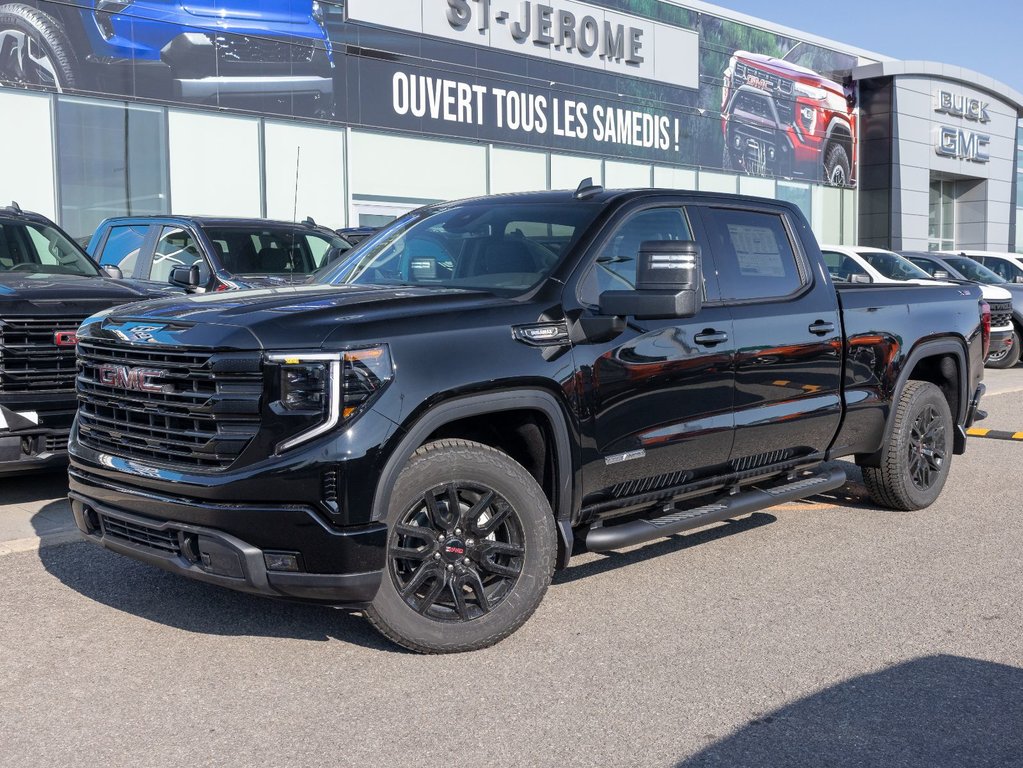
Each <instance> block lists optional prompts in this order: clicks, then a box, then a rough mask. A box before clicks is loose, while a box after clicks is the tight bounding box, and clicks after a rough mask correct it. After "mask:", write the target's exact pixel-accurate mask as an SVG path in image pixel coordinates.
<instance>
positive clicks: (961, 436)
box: [857, 338, 971, 466]
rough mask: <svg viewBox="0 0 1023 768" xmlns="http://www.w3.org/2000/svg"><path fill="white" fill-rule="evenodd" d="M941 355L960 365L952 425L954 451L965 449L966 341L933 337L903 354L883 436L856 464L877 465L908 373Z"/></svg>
mask: <svg viewBox="0 0 1023 768" xmlns="http://www.w3.org/2000/svg"><path fill="white" fill-rule="evenodd" d="M943 355H951V356H952V357H953V358H955V361H956V364H957V365H958V366H959V412H958V413H953V414H952V420H953V422H954V425H953V432H954V435H953V443H954V447H953V453H956V454H960V453H962V452H963V451H964V450H965V449H966V433H965V431H964V430H963V428H962V425H963V422H964V421H965V419H966V413H967V411H968V409H969V407H970V398H971V394H970V392H969V388H970V383H969V380H968V371H969V366H968V364H967V360H968V355H967V348H966V343H965V341H963V340H961V339H958V338H943V339H934V340H932V341H923V342H920V343H919V344H917V345H916V346H915V347H913V349H912V350H910V353H909V355H907V356H906V361H905V363H903V365H902V370H901V371H900V372H899V377H898V378H897V379H896V380H895V387H894V389H893V390H892V399H891V404H890V408H889V413H888V418H887V419H885V425H884V435H883V436H882V438H881V447H880V448H879V449H878V450H877V451H876V452H875V453H871V454H867V455H865V456H864V457H863V458H862V459H858V460H857V464H862V465H864V466H877V462H879V461H880V459H881V452H882V451H883V450H884V446H886V445H887V444H888V440H889V438H890V437H891V434H892V429H893V428H894V419H892V417H891V415H892V413H893V412H894V410H895V404H896V403H897V402H898V400H899V398H900V397H902V391H903V390H904V389H905V388H906V383H907V382H908V381H909V375H910V374H911V373H912V372H913V369H914V368H916V366H917V363H919V362H920V361H921V360H923V359H924V358H928V357H940V356H943Z"/></svg>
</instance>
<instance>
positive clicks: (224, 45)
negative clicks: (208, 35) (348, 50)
mask: <svg viewBox="0 0 1023 768" xmlns="http://www.w3.org/2000/svg"><path fill="white" fill-rule="evenodd" d="M309 43H310V41H309V40H302V41H301V42H299V41H291V40H280V39H275V40H272V39H269V38H266V37H251V36H249V35H216V36H215V37H214V38H213V45H214V47H215V48H216V49H217V57H218V59H219V60H220V61H226V62H237V63H244V64H252V63H259V64H296V63H297V64H308V63H309V62H311V61H312V60H313V57H314V56H315V55H316V50H317V48H316V47H313V46H311V45H310V44H309ZM320 49H321V50H322V49H323V45H322V44H321V45H320Z"/></svg>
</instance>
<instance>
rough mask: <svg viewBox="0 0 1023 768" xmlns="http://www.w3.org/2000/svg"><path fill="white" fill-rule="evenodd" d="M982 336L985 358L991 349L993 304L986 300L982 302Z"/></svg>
mask: <svg viewBox="0 0 1023 768" xmlns="http://www.w3.org/2000/svg"><path fill="white" fill-rule="evenodd" d="M980 338H981V342H982V344H983V347H984V359H985V360H986V359H987V353H988V352H990V351H991V305H990V304H988V303H987V302H986V301H982V302H980Z"/></svg>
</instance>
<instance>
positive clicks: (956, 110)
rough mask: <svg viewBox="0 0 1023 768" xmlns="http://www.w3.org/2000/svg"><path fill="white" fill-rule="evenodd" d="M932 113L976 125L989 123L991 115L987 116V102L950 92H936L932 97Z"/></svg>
mask: <svg viewBox="0 0 1023 768" xmlns="http://www.w3.org/2000/svg"><path fill="white" fill-rule="evenodd" d="M934 104H935V106H934V111H935V112H939V113H942V114H946V115H952V116H953V117H963V118H966V119H967V120H974V121H976V122H978V123H990V122H991V115H989V114H988V111H987V109H988V106H990V104H989V102H986V101H981V100H980V99H973V98H967V97H966V96H964V95H962V94H959V95H958V96H957V95H956V94H954V93H952V92H951V91H938V92H937V93H936V94H935V96H934Z"/></svg>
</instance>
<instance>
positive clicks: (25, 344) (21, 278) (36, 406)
mask: <svg viewBox="0 0 1023 768" xmlns="http://www.w3.org/2000/svg"><path fill="white" fill-rule="evenodd" d="M166 293H167V291H165V290H164V291H150V290H146V289H145V288H143V287H142V286H139V285H136V284H131V283H127V282H118V281H114V280H110V279H109V278H107V277H106V275H104V274H103V273H102V272H101V271H100V270H99V269H98V268H97V267H96V265H95V264H93V262H92V261H90V260H89V257H88V256H86V254H85V251H83V250H82V249H81V247H79V245H78V244H77V243H75V242H74V241H73V240H72V239H71V238H70V237H68V236H67V235H66V234H65V233H64V232H62V231H61V230H60V229H59V228H58V227H57V225H56V224H54V223H53V222H52V221H50V220H49V219H47V218H46V217H45V216H41V215H39V214H36V213H29V212H26V211H22V210H21V208H19V207H17V206H16V205H14V206H11V207H9V208H0V475H6V474H12V473H17V472H23V471H25V470H27V469H41V468H45V467H50V466H54V465H59V464H62V463H64V462H65V461H66V460H67V452H66V448H67V436H68V431H69V430H70V428H71V420H72V418H73V416H74V412H75V404H76V403H75V338H76V335H75V334H76V331H77V330H78V326H79V325H80V324H81V322H82V321H83V320H84V319H85V318H86V317H88V316H89V315H91V314H93V313H95V312H98V311H99V310H102V309H106V308H107V307H111V306H114V305H117V304H123V303H125V302H130V301H138V300H139V299H144V298H151V297H153V296H156V295H166Z"/></svg>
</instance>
